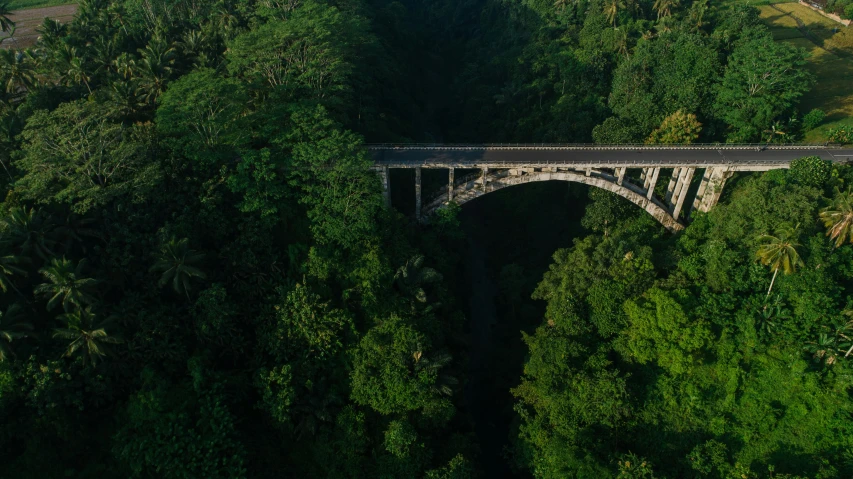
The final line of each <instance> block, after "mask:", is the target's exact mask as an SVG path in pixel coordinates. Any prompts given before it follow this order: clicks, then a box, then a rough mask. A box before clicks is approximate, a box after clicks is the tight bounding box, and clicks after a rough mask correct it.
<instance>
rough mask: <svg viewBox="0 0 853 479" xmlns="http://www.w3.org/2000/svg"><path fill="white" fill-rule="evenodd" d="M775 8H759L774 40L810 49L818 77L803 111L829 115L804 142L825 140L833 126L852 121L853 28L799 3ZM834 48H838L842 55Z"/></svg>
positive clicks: (812, 62) (815, 73)
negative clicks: (799, 26) (808, 34)
mask: <svg viewBox="0 0 853 479" xmlns="http://www.w3.org/2000/svg"><path fill="white" fill-rule="evenodd" d="M775 7H776V8H773V7H770V6H762V7H760V9H761V18H762V20H764V21H765V22H766V23H767V25H768V26H769V27H770V30H771V32H772V33H773V38H774V39H776V40H777V41H783V42H787V43H790V44H791V45H794V46H796V47H800V48H803V49H805V50H806V51H808V52H809V55H810V56H809V64H808V68H809V70H810V71H811V72H812V73H813V74H814V75H815V78H816V79H817V84H816V85H815V86H814V88H813V89H812V91H810V92H809V93H807V94H806V95H805V96H804V97H803V99H802V102H801V103H800V110H801V111H802V112H803V113H806V112H808V111H810V110H811V109H813V108H820V109H821V110H823V111H824V112H826V114H827V118H826V121H825V122H824V124H823V125H821V126H820V127H818V128H816V129H815V130H813V131H810V132H808V133H807V134H806V137H805V141H806V142H823V141H826V137H827V132H828V131H829V129H830V128H833V127H836V126H839V125H841V124H847V125H849V124H853V82H851V81H850V78H853V27H851V28H845V27H844V26H843V25H840V24H838V23H836V22H834V21H832V20H830V19H828V18H826V17H824V16H822V15H820V14H818V13H816V12H814V11H812V10H811V9H809V8H806V7H804V6H802V5H799V4H796V3H787V4H776V5H775ZM777 9H778V10H777ZM779 10H782V11H783V12H785V13H782V12H780V11H779ZM794 16H796V18H799V19H800V20H801V21H802V22H803V23H804V24H805V27H806V28H807V29H808V30H809V31H810V32H811V34H812V36H814V37H815V38H816V39H817V41H818V43H819V44H820V45H822V46H819V45H816V44H815V43H814V42H812V41H811V40H809V39H808V38H806V37H805V36H804V35H803V33H802V32H801V31H800V30H798V29H797V22H796V19H795V18H794ZM834 30H837V31H834ZM831 50H839V51H840V53H839V55H841V56H839V55H836V54H834V53H832V52H831Z"/></svg>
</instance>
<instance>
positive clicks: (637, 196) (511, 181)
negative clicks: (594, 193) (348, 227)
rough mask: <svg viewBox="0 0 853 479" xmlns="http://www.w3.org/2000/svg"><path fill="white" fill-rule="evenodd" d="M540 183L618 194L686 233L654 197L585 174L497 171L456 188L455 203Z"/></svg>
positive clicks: (432, 206)
mask: <svg viewBox="0 0 853 479" xmlns="http://www.w3.org/2000/svg"><path fill="white" fill-rule="evenodd" d="M513 173H515V174H513ZM537 181H571V182H574V183H580V184H584V185H589V186H594V187H596V188H601V189H603V190H607V191H610V192H611V193H616V194H617V195H619V196H621V197H623V198H625V199H626V200H628V201H630V202H631V203H634V204H635V205H637V206H639V207H640V208H642V209H643V210H645V211H646V212H647V213H649V214H650V215H652V217H654V218H655V219H656V220H657V221H658V222H659V223H660V224H662V225H663V226H664V227H666V228H667V229H668V230H670V231H680V230H682V229H684V225H682V224H681V223H680V222H679V221H678V220H676V219H675V218H674V217H673V216H672V214H670V212H669V211H668V210H667V208H666V207H665V206H664V205H663V204H661V203H660V202H659V201H658V200H657V199H655V198H654V197H652V198H651V199H650V198H648V197H647V196H644V195H643V194H641V193H639V192H637V191H634V190H633V189H631V188H629V187H627V186H626V185H624V184H623V185H620V184H618V183H617V182H616V181H611V180H609V179H607V178H602V177H599V176H587V175H585V174H583V173H579V172H573V171H550V172H549V171H527V172H517V171H513V170H496V171H493V172H490V173H488V174H487V175H483V176H479V177H477V178H474V179H469V180H467V181H463V182H461V183H460V184H459V185H456V186H455V187H454V189H453V195H452V196H453V201H454V202H455V203H456V204H459V205H463V204H465V203H467V202H469V201H471V200H474V199H476V198H479V197H480V196H483V195H486V194H488V193H493V192H495V191H498V190H501V189H504V188H508V187H511V186H517V185H523V184H526V183H533V182H537ZM448 196H449V192H445V193H443V194H441V195H439V196H437V197H436V198H435V199H433V200H432V201H430V202H429V203H428V204H426V205H424V206H425V207H424V210H423V213H424V215H425V216H429V215H432V214H433V213H434V212H435V211H436V210H438V209H439V208H441V207H443V206H445V205H447V204H448Z"/></svg>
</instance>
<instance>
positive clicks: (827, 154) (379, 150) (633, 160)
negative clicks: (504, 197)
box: [369, 146, 853, 170]
mask: <svg viewBox="0 0 853 479" xmlns="http://www.w3.org/2000/svg"><path fill="white" fill-rule="evenodd" d="M369 149H370V152H371V155H372V156H373V159H374V161H375V162H376V164H377V165H379V166H389V167H396V168H411V167H415V166H424V167H430V166H432V167H436V168H440V167H448V166H453V167H461V166H467V167H472V168H476V167H486V166H492V167H500V166H498V165H504V166H508V167H512V166H513V165H585V166H600V167H609V166H611V167H618V166H634V167H642V166H671V167H675V166H695V167H704V166H723V165H729V166H733V167H741V168H735V169H743V170H749V169H751V168H750V167H752V166H754V167H757V169H763V168H761V167H762V166H763V167H765V168H766V167H768V166H774V165H776V166H787V164H788V163H790V162H791V161H792V160H795V159H797V158H802V157H804V156H819V157H821V158H823V159H825V160H830V161H833V162H839V163H845V162H848V161H853V149H844V148H831V147H815V146H811V147H788V146H785V147H767V148H764V147H761V146H755V147H729V146H720V147H713V146H711V147H685V148H680V147H668V148H667V147H664V148H649V147H625V148H616V147H592V146H590V147H557V146H554V147H551V146H519V147H512V146H506V147H476V146H473V147H459V146H432V147H418V146H404V147H377V146H369Z"/></svg>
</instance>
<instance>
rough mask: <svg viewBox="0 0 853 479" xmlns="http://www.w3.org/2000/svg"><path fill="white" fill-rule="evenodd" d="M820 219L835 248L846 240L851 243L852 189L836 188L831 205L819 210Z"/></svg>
mask: <svg viewBox="0 0 853 479" xmlns="http://www.w3.org/2000/svg"><path fill="white" fill-rule="evenodd" d="M820 219H821V220H823V224H824V226H826V228H827V229H826V235H827V236H829V237H830V238H832V239H833V240H835V247H836V248H838V247H840V246H841V245H843V244H844V243H845V242H848V241H849V242H851V243H853V191H851V190H850V189H848V190H847V192H846V193H842V192H841V191H838V190H836V192H835V198H834V199H833V204H832V206H828V207H826V208H824V210H823V211H821V212H820Z"/></svg>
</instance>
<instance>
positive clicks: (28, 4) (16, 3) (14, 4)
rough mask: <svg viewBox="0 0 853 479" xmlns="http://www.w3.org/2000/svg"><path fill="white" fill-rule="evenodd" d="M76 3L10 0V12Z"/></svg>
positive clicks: (45, 0)
mask: <svg viewBox="0 0 853 479" xmlns="http://www.w3.org/2000/svg"><path fill="white" fill-rule="evenodd" d="M72 3H77V2H76V0H10V1H9V8H10V9H11V10H25V9H28V8H41V7H55V6H57V5H69V4H72Z"/></svg>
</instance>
